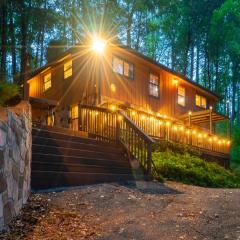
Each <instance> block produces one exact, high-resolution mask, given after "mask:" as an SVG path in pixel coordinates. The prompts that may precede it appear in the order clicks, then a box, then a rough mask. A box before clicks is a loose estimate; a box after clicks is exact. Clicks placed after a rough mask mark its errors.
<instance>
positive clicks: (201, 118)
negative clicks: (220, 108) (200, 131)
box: [178, 107, 231, 138]
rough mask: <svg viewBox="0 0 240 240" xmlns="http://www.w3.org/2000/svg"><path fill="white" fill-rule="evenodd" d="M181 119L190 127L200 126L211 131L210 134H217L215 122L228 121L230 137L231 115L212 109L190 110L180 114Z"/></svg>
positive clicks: (228, 134)
mask: <svg viewBox="0 0 240 240" xmlns="http://www.w3.org/2000/svg"><path fill="white" fill-rule="evenodd" d="M178 118H179V120H181V121H183V122H184V124H185V125H188V126H189V127H193V126H200V127H202V128H204V129H205V130H207V131H209V134H215V133H216V130H215V123H218V122H226V124H227V137H228V138H230V135H231V134H230V124H229V117H227V116H225V115H223V114H221V113H218V112H216V111H214V110H213V109H212V108H211V107H210V109H206V110H201V111H196V112H188V113H186V114H183V115H180V116H179V117H178Z"/></svg>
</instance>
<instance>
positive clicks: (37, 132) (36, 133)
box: [32, 128, 117, 147]
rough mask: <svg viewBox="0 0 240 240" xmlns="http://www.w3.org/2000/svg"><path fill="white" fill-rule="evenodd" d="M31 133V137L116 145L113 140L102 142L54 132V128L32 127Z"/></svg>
mask: <svg viewBox="0 0 240 240" xmlns="http://www.w3.org/2000/svg"><path fill="white" fill-rule="evenodd" d="M32 135H33V139H34V138H37V137H44V138H53V139H59V140H65V141H71V142H78V143H88V144H94V145H99V146H100V145H101V146H106V144H107V145H108V146H111V147H117V144H116V143H113V142H104V141H100V140H96V139H93V138H87V137H80V136H73V135H69V134H66V133H60V132H54V129H53V131H48V130H45V129H36V128H33V130H32Z"/></svg>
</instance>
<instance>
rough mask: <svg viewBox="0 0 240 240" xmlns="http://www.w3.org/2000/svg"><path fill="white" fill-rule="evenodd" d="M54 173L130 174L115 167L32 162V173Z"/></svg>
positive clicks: (129, 170) (123, 168) (119, 167)
mask: <svg viewBox="0 0 240 240" xmlns="http://www.w3.org/2000/svg"><path fill="white" fill-rule="evenodd" d="M46 170H47V171H55V172H79V173H86V172H87V173H116V174H122V173H124V174H131V169H130V168H129V167H121V166H115V165H88V164H76V163H75V164H74V163H67V164H66V163H62V164H58V163H53V162H51V163H46V162H38V161H34V163H33V164H32V171H33V172H34V171H46Z"/></svg>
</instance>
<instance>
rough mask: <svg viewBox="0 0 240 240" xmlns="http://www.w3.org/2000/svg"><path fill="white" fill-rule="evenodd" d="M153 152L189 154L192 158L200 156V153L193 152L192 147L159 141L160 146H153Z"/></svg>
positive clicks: (156, 144)
mask: <svg viewBox="0 0 240 240" xmlns="http://www.w3.org/2000/svg"><path fill="white" fill-rule="evenodd" d="M153 151H154V152H166V151H172V152H175V153H178V154H186V153H188V154H191V155H193V156H197V157H198V156H200V152H199V151H197V150H194V149H193V148H192V147H190V146H188V145H184V144H180V143H176V142H169V141H161V144H159V143H155V144H154V145H153Z"/></svg>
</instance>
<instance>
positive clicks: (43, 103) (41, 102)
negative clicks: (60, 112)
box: [29, 97, 58, 108]
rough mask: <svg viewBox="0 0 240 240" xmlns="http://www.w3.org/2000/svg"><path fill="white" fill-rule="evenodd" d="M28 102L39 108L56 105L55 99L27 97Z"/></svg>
mask: <svg viewBox="0 0 240 240" xmlns="http://www.w3.org/2000/svg"><path fill="white" fill-rule="evenodd" d="M29 102H30V103H31V104H33V105H35V106H38V107H41V108H48V107H55V106H57V105H58V102H57V101H55V100H50V99H46V98H36V97H29Z"/></svg>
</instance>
